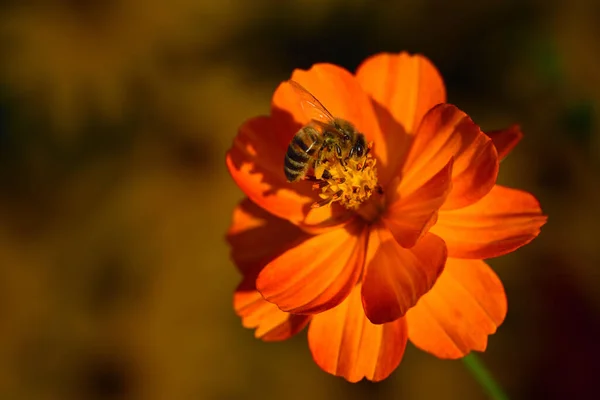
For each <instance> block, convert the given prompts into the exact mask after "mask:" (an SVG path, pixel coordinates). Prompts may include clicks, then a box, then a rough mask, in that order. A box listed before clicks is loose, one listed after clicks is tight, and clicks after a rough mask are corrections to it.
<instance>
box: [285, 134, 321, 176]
mask: <svg viewBox="0 0 600 400" xmlns="http://www.w3.org/2000/svg"><path fill="white" fill-rule="evenodd" d="M318 135H319V134H318V132H317V131H316V130H314V129H313V128H310V127H305V128H303V129H301V130H300V131H298V133H296V135H294V137H293V138H292V141H291V142H290V144H289V146H288V148H287V152H286V154H285V160H284V164H283V171H284V173H285V177H286V178H287V180H288V182H295V181H298V180H300V179H302V178H304V176H305V174H306V171H307V170H308V167H309V166H310V160H311V158H312V156H313V155H314V153H315V152H316V148H317V147H318V146H314V145H315V142H317V141H318V140H319V137H318Z"/></svg>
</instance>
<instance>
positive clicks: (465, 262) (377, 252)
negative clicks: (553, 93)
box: [227, 53, 546, 382]
mask: <svg viewBox="0 0 600 400" xmlns="http://www.w3.org/2000/svg"><path fill="white" fill-rule="evenodd" d="M292 79H293V80H294V81H296V82H299V83H300V84H301V85H302V86H304V87H305V88H306V89H307V90H308V91H310V92H311V93H312V94H313V95H315V97H316V98H317V99H319V100H320V101H321V103H323V105H324V106H325V107H326V108H327V109H328V110H329V111H330V112H331V113H332V114H333V115H334V116H335V117H339V118H342V119H344V120H347V121H350V122H351V123H353V124H354V126H356V128H357V129H358V130H359V131H360V132H362V133H364V135H365V136H366V138H367V141H369V142H371V143H372V144H373V148H372V150H371V152H370V153H369V155H368V156H365V157H363V159H362V160H361V161H360V162H359V163H358V168H357V167H356V163H355V165H354V167H353V166H350V165H349V166H348V168H347V169H345V168H344V170H342V169H341V168H338V170H339V171H340V172H339V174H338V175H340V174H346V175H344V176H341V177H340V176H337V177H333V178H332V179H330V180H328V181H326V180H325V179H323V181H321V183H320V184H319V185H317V188H318V189H320V190H321V193H320V194H321V196H320V197H319V192H318V191H315V190H314V189H315V188H314V187H313V185H311V183H314V182H308V181H301V182H298V183H288V182H287V181H286V178H285V175H284V173H283V160H284V155H285V152H286V148H287V146H288V144H289V142H290V140H291V139H292V137H293V136H294V134H295V133H296V132H297V131H298V130H299V129H300V128H301V127H302V126H303V125H305V124H307V123H308V122H309V121H308V119H307V117H306V116H305V114H304V113H303V111H302V107H301V105H300V103H299V101H298V97H297V96H296V95H295V92H294V91H293V90H292V88H291V85H289V84H286V83H283V84H281V85H280V86H279V87H278V88H277V90H276V91H275V93H274V95H273V101H272V107H271V115H270V116H265V117H257V118H253V119H250V120H248V121H246V122H245V123H244V124H243V125H242V126H241V128H240V130H239V133H238V135H237V137H236V138H235V140H234V143H233V146H232V148H231V149H230V150H229V152H228V153H227V166H228V168H229V171H230V173H231V175H232V177H233V179H234V180H235V182H236V183H237V184H238V186H239V187H240V188H241V189H242V190H243V191H244V193H245V194H246V195H247V199H245V200H244V201H242V203H241V204H240V205H239V206H238V207H237V208H236V210H235V211H234V215H233V224H232V226H231V228H230V230H229V232H228V240H229V243H230V245H231V248H232V252H231V254H232V258H233V260H234V262H235V264H236V265H237V266H238V268H239V270H240V271H241V273H242V274H243V280H242V283H241V284H240V285H239V287H238V288H237V289H236V291H235V295H234V307H235V310H236V312H237V313H238V315H240V316H241V318H242V321H243V324H244V326H246V327H248V328H255V329H256V331H255V334H256V337H258V338H261V339H263V340H265V341H276V340H284V339H287V338H289V337H291V336H292V335H294V334H296V333H298V332H299V331H300V330H302V329H303V328H304V327H305V326H306V325H308V324H309V323H310V326H309V329H308V342H309V346H310V350H311V352H312V355H313V358H314V360H315V362H316V363H317V364H318V365H319V366H320V367H321V368H322V369H323V370H325V371H327V372H329V373H331V374H335V375H338V376H342V377H344V378H345V379H347V380H348V381H351V382H356V381H358V380H360V379H362V378H363V377H365V378H367V379H369V380H372V381H379V380H382V379H384V378H386V377H387V376H389V375H390V373H391V372H392V371H393V370H394V369H395V368H396V367H397V366H398V364H399V363H400V360H401V359H402V355H403V353H404V348H405V346H406V342H407V340H408V339H410V340H411V341H412V342H413V343H414V344H415V345H416V346H417V347H419V348H421V349H423V350H425V351H427V352H429V353H432V354H434V355H436V356H438V357H440V358H459V357H463V356H465V355H466V354H468V353H469V352H470V351H471V350H478V351H483V350H485V348H486V344H487V336H488V335H490V334H492V333H494V332H495V331H496V329H497V327H498V326H499V325H500V324H501V323H502V321H503V320H504V317H505V314H506V297H505V293H504V289H503V287H502V283H501V282H500V280H499V279H498V277H497V276H496V274H495V273H494V272H493V271H492V270H491V269H490V267H489V266H488V265H487V264H486V263H485V262H484V261H482V260H483V259H486V258H491V257H497V256H500V255H503V254H506V253H509V252H512V251H514V250H515V249H517V248H519V247H521V246H523V245H524V244H526V243H528V242H530V241H531V240H533V239H534V238H535V237H536V236H537V235H538V233H539V231H540V227H541V226H542V225H543V224H544V223H545V221H546V217H545V216H543V215H542V212H541V209H540V207H539V204H538V202H537V200H536V199H535V198H534V197H533V196H532V195H531V194H529V193H527V192H523V191H519V190H516V189H510V188H506V187H503V186H499V185H496V177H497V174H498V161H499V158H503V157H504V156H505V155H506V154H507V153H508V152H509V151H510V150H511V149H512V147H514V145H515V144H516V143H517V142H518V141H519V140H520V138H521V132H520V130H519V128H518V127H516V126H515V127H512V128H510V129H507V130H503V131H498V132H493V133H489V134H487V135H486V134H485V133H483V132H482V131H481V130H480V128H479V127H478V126H477V125H475V124H474V123H473V121H472V120H471V119H470V118H469V117H468V116H467V115H466V114H465V113H464V112H462V111H461V110H459V109H458V108H456V107H455V106H453V105H450V104H446V103H445V101H446V93H445V88H444V84H443V81H442V78H441V77H440V75H439V73H438V71H437V70H436V68H435V67H434V66H433V65H432V64H431V62H430V61H429V60H427V59H426V58H424V57H422V56H418V55H415V56H410V55H408V54H406V53H401V54H379V55H376V56H373V57H371V58H369V59H367V60H366V61H364V62H363V64H362V65H361V66H360V67H359V68H358V71H357V72H356V74H355V75H352V74H351V73H349V72H348V71H346V70H344V69H342V68H340V67H338V66H335V65H331V64H317V65H314V66H313V67H312V68H311V69H309V70H308V71H303V70H296V71H294V73H293V74H292ZM369 157H374V158H372V160H373V162H369V163H367V159H371V158H369ZM363 162H364V163H365V164H367V165H366V166H364V165H362V163H363ZM338 167H339V164H338ZM364 169H372V171H371V172H370V175H369V176H371V177H375V178H374V179H376V180H377V184H378V185H379V186H380V187H381V188H382V189H383V193H382V194H378V193H373V194H372V195H371V196H370V197H369V198H368V199H366V200H365V199H364V196H363V197H361V198H360V201H362V203H361V204H360V206H359V207H358V209H352V208H350V209H347V208H345V207H344V206H343V205H342V204H341V202H333V203H332V204H331V205H330V206H325V207H319V208H312V207H311V205H313V204H314V203H315V202H319V201H321V200H322V198H323V197H327V194H326V192H327V190H326V189H327V188H328V187H333V185H335V184H336V182H338V183H339V182H343V181H344V180H346V181H347V180H348V179H350V180H352V179H357V178H356V176H357V174H358V173H359V172H357V171H361V173H362V171H363V170H364ZM344 171H345V172H344ZM342 178H343V179H342ZM335 179H338V180H337V181H336V180H335ZM323 186H325V188H324V187H323ZM336 189H337V188H336ZM323 193H325V194H323ZM343 195H344V196H346V195H348V196H352V192H351V191H350V192H347V193H346V192H344V194H343ZM333 199H334V198H329V200H333Z"/></svg>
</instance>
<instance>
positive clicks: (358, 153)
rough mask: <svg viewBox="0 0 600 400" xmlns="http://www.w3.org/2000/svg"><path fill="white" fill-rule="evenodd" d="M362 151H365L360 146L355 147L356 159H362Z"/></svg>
mask: <svg viewBox="0 0 600 400" xmlns="http://www.w3.org/2000/svg"><path fill="white" fill-rule="evenodd" d="M364 151H365V149H364V148H363V146H362V144H357V145H356V155H357V156H358V157H362V155H363V152H364Z"/></svg>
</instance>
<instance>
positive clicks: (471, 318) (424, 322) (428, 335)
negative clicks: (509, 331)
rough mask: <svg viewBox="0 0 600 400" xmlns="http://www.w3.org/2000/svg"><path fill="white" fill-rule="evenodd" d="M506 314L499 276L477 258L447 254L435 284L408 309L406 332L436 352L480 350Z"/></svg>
mask: <svg viewBox="0 0 600 400" xmlns="http://www.w3.org/2000/svg"><path fill="white" fill-rule="evenodd" d="M505 316H506V295H505V293H504V288H503V287H502V282H500V279H498V276H496V274H495V273H494V271H492V269H491V268H490V267H489V266H488V265H487V264H486V263H485V262H483V261H481V260H460V259H456V258H448V261H447V262H446V268H445V269H444V272H442V275H441V276H440V277H439V279H438V280H437V282H436V283H435V285H434V286H433V289H431V290H430V291H429V293H427V294H426V295H425V296H423V297H422V298H421V300H420V301H419V303H418V304H417V305H416V306H415V307H414V308H412V309H411V310H409V311H408V313H407V314H406V319H407V321H408V329H409V338H410V340H411V342H413V344H414V345H415V346H417V347H419V348H420V349H422V350H424V351H426V352H428V353H431V354H433V355H435V356H437V357H439V358H460V357H463V356H465V355H467V354H468V353H469V352H470V351H471V350H477V351H484V350H485V348H486V346H487V337H488V335H490V334H492V333H494V332H496V328H497V327H498V326H500V324H501V323H502V321H503V320H504V317H505Z"/></svg>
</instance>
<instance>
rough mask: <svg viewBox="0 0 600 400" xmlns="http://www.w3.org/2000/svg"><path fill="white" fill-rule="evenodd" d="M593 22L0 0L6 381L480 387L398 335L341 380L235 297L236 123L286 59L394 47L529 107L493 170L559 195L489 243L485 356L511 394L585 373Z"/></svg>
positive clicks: (465, 12)
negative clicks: (518, 237)
mask: <svg viewBox="0 0 600 400" xmlns="http://www.w3.org/2000/svg"><path fill="white" fill-rule="evenodd" d="M598 21H600V2H597V1H594V0H589V1H584V0H571V1H568V2H567V1H558V0H550V1H542V0H539V1H532V0H529V1H526V0H488V1H485V2H483V1H481V2H480V1H469V0H454V1H452V2H447V1H442V0H440V1H434V0H410V1H383V0H377V1H376V0H359V1H347V0H329V1H309V0H290V1H277V0H222V1H209V0H170V1H168V2H163V1H158V0H106V1H95V0H14V1H10V0H9V1H6V0H5V1H2V2H0V398H1V399H8V400H12V399H33V400H38V399H39V400H46V399H48V400H50V399H60V400H70V399H90V400H96V399H98V400H104V399H110V400H113V399H127V400H129V399H149V400H153V399H174V400H179V399H182V400H187V399H242V398H248V399H251V398H260V399H264V400H268V399H280V398H289V399H306V398H310V399H312V400H319V399H335V398H340V399H367V398H382V399H400V398H402V399H434V398H439V399H465V398H473V399H483V398H485V396H484V394H483V393H482V391H481V389H480V388H479V387H478V386H477V384H476V383H475V382H474V381H473V380H472V378H471V377H470V376H469V375H468V373H467V372H466V371H465V369H464V367H463V365H462V364H461V362H460V361H441V360H438V359H436V358H434V357H432V356H429V355H427V354H425V353H422V352H420V351H418V350H416V349H415V348H414V347H412V346H410V345H409V348H408V349H407V353H406V356H405V358H404V360H403V362H402V364H401V366H400V367H399V368H398V370H397V371H396V372H395V373H394V374H393V375H392V376H391V377H390V378H389V379H388V380H386V381H385V382H383V383H380V384H372V383H369V382H362V383H359V384H355V385H352V384H348V383H346V382H345V381H343V380H342V379H339V378H335V377H331V376H329V375H327V374H325V373H323V372H322V371H321V370H320V369H319V368H318V367H317V366H316V365H315V364H314V363H313V361H312V360H311V356H310V353H309V350H308V348H307V344H306V337H305V334H300V335H298V337H296V338H294V339H292V340H291V341H288V342H285V343H275V344H267V343H262V342H260V341H257V340H255V339H254V338H253V332H252V331H250V330H246V329H244V328H242V326H241V323H240V321H239V319H238V318H237V317H236V316H235V315H234V313H233V310H232V307H231V302H232V299H231V295H232V291H233V289H234V287H235V286H236V285H237V283H238V280H239V277H238V275H237V272H236V271H235V269H234V267H233V265H232V263H231V261H230V260H229V254H228V248H227V246H226V244H225V241H224V234H225V231H226V229H227V228H228V225H229V223H230V217H231V211H232V209H233V207H234V206H235V205H236V203H237V202H238V201H239V200H240V199H241V198H242V193H241V192H240V191H239V190H238V189H237V187H236V186H235V185H234V184H233V182H232V181H231V179H230V178H229V176H228V173H227V171H226V168H225V165H224V154H225V151H226V150H227V148H228V146H229V145H230V144H231V142H232V139H233V137H234V135H235V134H236V129H237V127H238V126H239V125H240V124H241V123H242V122H243V121H244V120H245V119H247V118H250V117H252V116H255V115H258V114H263V113H266V112H268V109H269V102H270V96H271V94H272V92H273V90H274V88H275V87H276V86H277V84H278V83H279V82H280V81H281V80H284V79H286V78H287V77H288V76H289V74H290V73H291V71H292V70H293V69H294V68H308V67H309V66H310V65H311V64H313V63H315V62H323V61H327V62H333V63H336V64H339V65H342V66H345V67H347V68H348V69H350V70H354V69H355V68H356V66H357V65H358V64H359V63H360V61H361V60H363V59H364V58H366V57H367V56H369V55H372V54H374V53H377V52H380V51H392V52H396V51H401V50H408V51H410V52H413V53H414V52H418V53H423V54H425V55H427V56H428V57H429V58H430V59H432V60H433V61H434V63H435V64H436V65H437V66H438V68H439V69H440V71H441V72H442V74H443V76H444V78H445V80H446V82H447V87H448V94H449V100H450V102H452V103H454V104H456V105H458V106H459V107H460V108H462V109H463V110H465V111H467V112H468V113H469V114H470V115H471V116H472V117H473V119H474V120H475V122H477V123H478V124H479V125H480V126H481V127H482V128H483V129H485V130H491V129H496V128H501V127H505V126H508V125H510V124H512V123H515V122H518V123H520V124H521V126H522V128H523V131H524V133H525V138H524V140H523V141H522V142H521V144H520V145H519V146H518V147H517V148H516V149H515V150H514V152H513V153H512V155H511V156H510V157H509V158H508V159H507V160H506V161H505V162H503V164H502V168H501V172H500V182H501V183H504V184H508V185H511V186H515V187H519V188H523V189H526V190H529V191H531V192H533V193H534V194H535V195H536V196H538V198H539V199H540V201H541V203H542V206H543V209H544V211H545V212H546V213H547V214H548V215H549V216H550V218H549V223H548V224H547V225H546V226H545V227H544V228H543V230H542V233H541V235H540V236H539V238H538V239H537V240H535V241H534V242H533V243H532V244H531V245H529V246H526V247H525V248H523V249H521V250H519V251H518V252H516V253H514V254H511V255H508V256H504V257H501V258H500V259H494V260H491V261H490V263H491V265H492V266H493V267H494V268H495V269H496V271H497V272H498V274H499V275H500V277H501V278H502V280H503V282H504V284H505V287H506V291H507V294H508V297H509V312H508V316H507V319H506V322H505V323H504V325H503V326H502V327H501V328H500V330H499V332H498V333H497V334H495V335H493V336H492V337H491V338H490V341H489V346H488V351H487V352H486V353H484V354H483V355H482V358H483V360H484V361H485V362H486V364H487V365H488V366H489V368H490V369H491V370H492V372H493V373H494V375H495V376H496V377H497V379H498V380H499V382H500V383H501V384H502V385H503V386H504V387H505V389H506V391H507V392H508V393H509V394H510V395H511V396H512V397H513V398H515V399H529V398H545V399H564V398H587V397H588V396H587V395H588V394H589V393H597V387H596V386H597V374H596V372H594V371H595V369H596V366H597V365H596V364H597V360H598V358H600V345H599V342H598V338H599V337H600V325H599V321H600V319H599V317H598V315H599V313H598V311H599V308H600V291H599V290H598V289H599V285H600V279H599V278H600V277H599V272H598V268H599V267H600V246H599V240H598V237H599V236H598V234H597V227H598V223H599V222H600V207H599V204H600V184H599V183H600V179H599V175H600V162H599V161H600V157H599V156H600V131H599V127H598V121H599V116H600V115H599V111H598V105H599V103H598V102H599V100H600V73H599V72H598V65H600V46H599V45H598V37H600V25H599V24H598Z"/></svg>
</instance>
